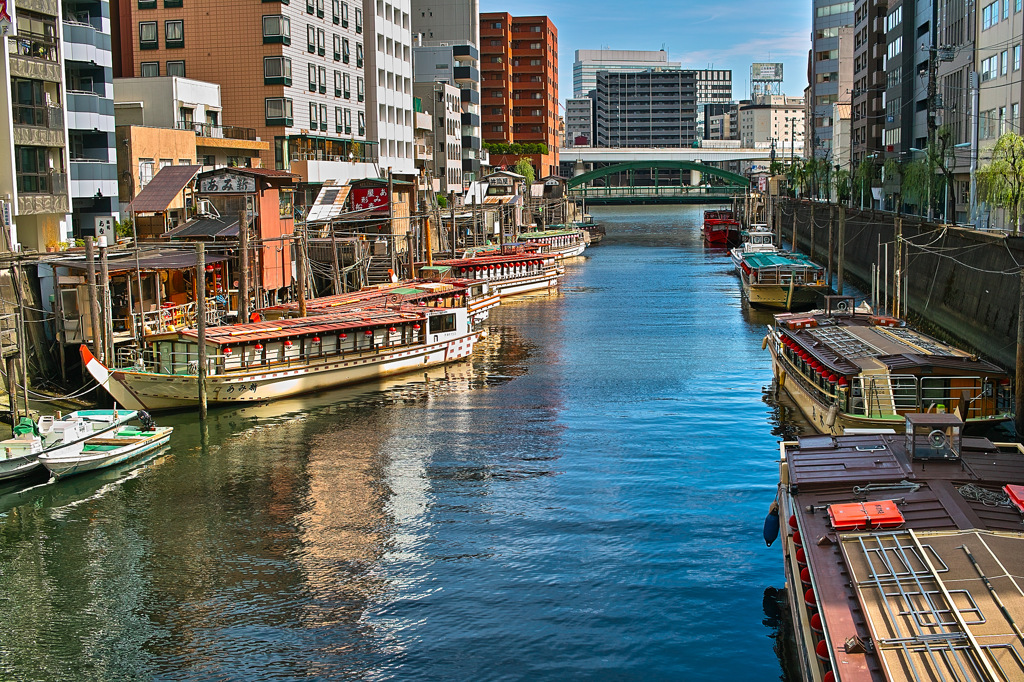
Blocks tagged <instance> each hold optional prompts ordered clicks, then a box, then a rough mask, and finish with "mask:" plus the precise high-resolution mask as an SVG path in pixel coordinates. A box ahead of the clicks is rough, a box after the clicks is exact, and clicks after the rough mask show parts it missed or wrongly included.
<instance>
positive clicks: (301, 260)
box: [295, 234, 306, 317]
mask: <svg viewBox="0 0 1024 682" xmlns="http://www.w3.org/2000/svg"><path fill="white" fill-rule="evenodd" d="M302 246H303V244H302V236H301V235H299V234H296V235H295V265H296V268H295V272H296V277H297V279H298V285H299V316H300V317H305V316H306V254H305V250H304V249H303V248H302Z"/></svg>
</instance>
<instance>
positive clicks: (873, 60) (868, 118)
mask: <svg viewBox="0 0 1024 682" xmlns="http://www.w3.org/2000/svg"><path fill="white" fill-rule="evenodd" d="M887 7H888V0H857V1H856V2H855V3H854V11H853V14H854V36H853V92H852V93H851V94H852V107H851V133H850V134H851V138H850V143H851V148H850V157H849V158H850V162H851V166H850V168H849V169H848V170H850V172H851V173H852V172H855V169H856V168H857V166H858V165H859V164H860V163H861V161H863V160H865V159H867V158H868V157H869V156H870V157H872V158H875V157H876V156H878V155H879V153H880V152H881V150H882V129H883V127H884V125H883V124H884V120H883V119H884V114H885V109H884V107H883V106H882V101H883V97H882V93H883V92H884V91H885V66H884V65H885V48H886V43H885V18H886V13H887V12H886V9H887Z"/></svg>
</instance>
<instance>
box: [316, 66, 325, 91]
mask: <svg viewBox="0 0 1024 682" xmlns="http://www.w3.org/2000/svg"><path fill="white" fill-rule="evenodd" d="M316 80H317V89H318V90H319V91H320V94H321V95H326V94H327V67H326V66H320V67H318V68H317V79H316Z"/></svg>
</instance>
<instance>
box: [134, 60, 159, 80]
mask: <svg viewBox="0 0 1024 682" xmlns="http://www.w3.org/2000/svg"><path fill="white" fill-rule="evenodd" d="M139 75H140V76H142V77H143V78H156V77H157V76H159V75H160V62H142V63H141V64H139Z"/></svg>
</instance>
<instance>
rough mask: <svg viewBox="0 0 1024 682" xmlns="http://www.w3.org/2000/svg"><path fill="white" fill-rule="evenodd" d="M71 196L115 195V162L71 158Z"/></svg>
mask: <svg viewBox="0 0 1024 682" xmlns="http://www.w3.org/2000/svg"><path fill="white" fill-rule="evenodd" d="M70 170H71V196H72V198H85V197H96V196H105V197H116V196H117V164H116V163H113V162H109V161H102V160H98V159H84V158H81V159H71V167H70Z"/></svg>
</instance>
